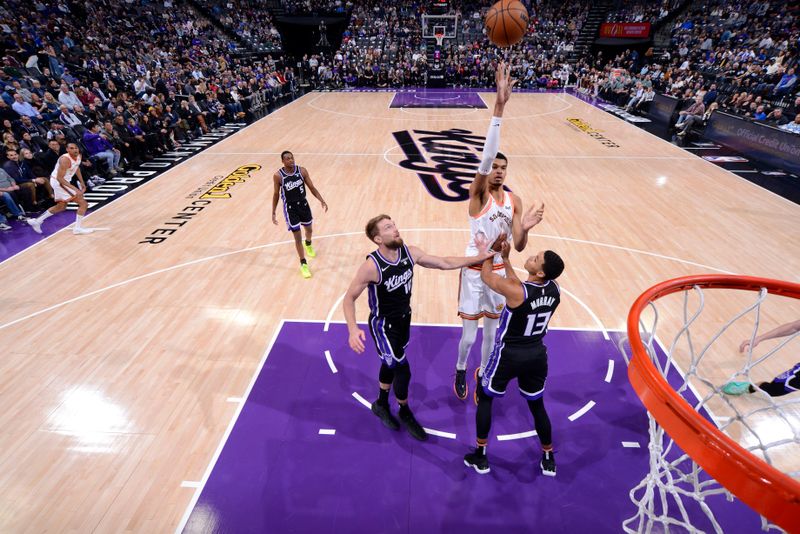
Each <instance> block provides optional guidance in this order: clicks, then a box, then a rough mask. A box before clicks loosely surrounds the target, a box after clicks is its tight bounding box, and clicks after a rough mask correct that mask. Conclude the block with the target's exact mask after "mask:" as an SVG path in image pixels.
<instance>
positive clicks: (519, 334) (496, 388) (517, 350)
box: [464, 214, 564, 476]
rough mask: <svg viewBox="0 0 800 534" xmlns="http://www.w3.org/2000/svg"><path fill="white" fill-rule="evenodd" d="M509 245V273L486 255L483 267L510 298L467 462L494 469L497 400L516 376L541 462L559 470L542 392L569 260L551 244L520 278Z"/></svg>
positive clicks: (490, 282) (549, 470)
mask: <svg viewBox="0 0 800 534" xmlns="http://www.w3.org/2000/svg"><path fill="white" fill-rule="evenodd" d="M538 216H539V217H541V214H539V215H538ZM509 251H510V246H509V245H508V243H503V248H502V253H501V254H502V256H503V259H504V260H505V264H506V278H503V277H502V276H500V275H498V274H495V273H493V272H492V262H491V261H484V262H483V269H482V270H481V278H482V280H483V282H484V283H485V284H486V285H487V286H489V287H490V288H491V289H492V290H493V291H496V292H497V293H499V294H501V295H503V296H504V297H505V298H506V307H505V308H504V309H503V312H502V314H501V315H500V324H499V326H498V328H497V334H496V335H495V344H494V349H493V350H492V354H491V356H490V357H489V362H488V363H487V365H486V369H485V370H484V372H483V376H482V378H481V383H480V384H479V386H478V388H477V392H476V393H477V396H478V411H477V414H476V416H475V421H476V426H477V437H478V439H477V448H476V449H475V451H474V452H472V453H470V454H467V455H466V456H464V464H466V465H467V466H468V467H472V468H474V469H475V471H477V472H478V473H481V474H484V473H488V472H489V460H488V459H487V457H486V444H487V440H488V438H489V429H490V428H491V426H492V400H493V399H494V398H495V397H502V396H503V395H505V393H506V388H507V387H508V383H509V382H510V381H511V380H512V379H514V378H516V379H517V383H518V385H519V392H520V394H521V395H522V396H523V397H524V398H525V400H527V401H528V408H529V409H530V411H531V414H533V421H534V424H535V426H536V433H537V435H538V436H539V440H540V442H541V444H542V451H543V453H542V459H541V461H540V463H539V466H540V467H541V469H542V473H543V474H545V475H547V476H555V475H556V462H555V458H554V456H553V438H552V430H551V427H550V418H549V417H548V416H547V411H545V408H544V400H543V398H542V397H543V395H544V384H545V381H546V379H547V347H545V345H544V343H543V339H544V336H545V334H547V325H548V323H549V322H550V319H551V318H552V317H553V313H554V312H555V311H556V308H557V307H558V304H559V302H560V301H561V291H560V289H559V287H558V284H557V283H556V281H555V279H556V278H558V277H559V276H560V275H561V273H562V272H563V271H564V262H563V260H562V259H561V257H560V256H559V255H558V254H556V253H555V252H553V251H552V250H543V251H541V252H539V253H538V254H536V255H535V256H531V257H529V258H528V260H527V261H526V262H525V270H526V271H528V279H527V280H526V281H524V282H521V281H520V280H519V278H517V276H516V274H515V273H514V269H513V268H512V267H511V265H510V264H509V262H508V253H509Z"/></svg>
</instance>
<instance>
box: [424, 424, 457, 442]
mask: <svg viewBox="0 0 800 534" xmlns="http://www.w3.org/2000/svg"><path fill="white" fill-rule="evenodd" d="M422 428H423V429H424V430H425V432H427V433H428V434H430V435H431V436H439V437H440V438H447V439H456V435H455V434H453V433H452V432H442V431H441V430H434V429H433V428H428V427H425V426H424V427H422Z"/></svg>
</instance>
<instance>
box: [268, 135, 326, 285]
mask: <svg viewBox="0 0 800 534" xmlns="http://www.w3.org/2000/svg"><path fill="white" fill-rule="evenodd" d="M281 162H282V163H283V167H281V168H280V169H278V172H276V173H275V174H274V175H272V180H273V182H274V184H275V193H274V194H273V195H272V222H273V223H274V224H278V216H277V215H276V211H277V209H278V197H280V199H281V200H282V201H283V217H284V219H286V226H287V227H288V228H289V231H290V232H292V235H293V236H294V246H295V248H296V249H297V255H298V256H300V274H302V275H303V278H311V270H310V269H309V268H308V262H306V256H305V254H308V256H309V257H310V258H313V257H315V256H316V255H317V253H316V252H314V247H312V246H311V223H312V221H313V218H312V216H311V208H310V207H309V205H308V201H307V200H306V187H308V190H309V191H311V194H312V195H314V196H315V197H317V200H319V201H320V203H321V204H322V209H324V210H325V211H328V205H327V204H326V203H325V201H324V200H323V199H322V195H320V193H319V191H317V188H316V187H314V184H313V183H312V182H311V177H310V176H309V175H308V171H307V170H306V168H305V167H301V166H299V165H297V164H295V162H294V154H292V153H291V152H289V151H288V150H284V151H283V152H281ZM301 226H302V227H303V229H304V230H305V233H306V239H305V241H302V239H301V236H300V227H301ZM304 251H305V254H304Z"/></svg>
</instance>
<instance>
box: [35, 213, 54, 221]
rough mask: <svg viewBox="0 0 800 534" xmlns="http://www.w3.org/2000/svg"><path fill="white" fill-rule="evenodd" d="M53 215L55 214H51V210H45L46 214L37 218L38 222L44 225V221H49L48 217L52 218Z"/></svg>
mask: <svg viewBox="0 0 800 534" xmlns="http://www.w3.org/2000/svg"><path fill="white" fill-rule="evenodd" d="M51 215H53V214H52V213H50V210H44V213H42V214H41V215H39V216H38V217H36V222H37V223H39V224H42V223H43V222H44V220H45V219H47V218H48V217H50V216H51Z"/></svg>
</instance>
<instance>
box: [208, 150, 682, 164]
mask: <svg viewBox="0 0 800 534" xmlns="http://www.w3.org/2000/svg"><path fill="white" fill-rule="evenodd" d="M392 150H400V146H399V145H398V146H391V147H389V148H388V149H387V150H386V151H384V152H295V154H296V155H298V156H325V157H338V156H348V157H370V158H372V157H379V156H385V155H386V154H387V153H388V152H390V151H392ZM279 154H280V152H213V153H211V154H205V155H206V156H277V155H279ZM508 157H509V159H515V158H519V159H557V160H562V159H625V160H629V159H654V160H665V159H666V160H682V161H691V160H694V158H692V157H689V158H685V157H677V156H583V155H568V154H565V155H560V154H509V155H508ZM476 168H477V167H476Z"/></svg>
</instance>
